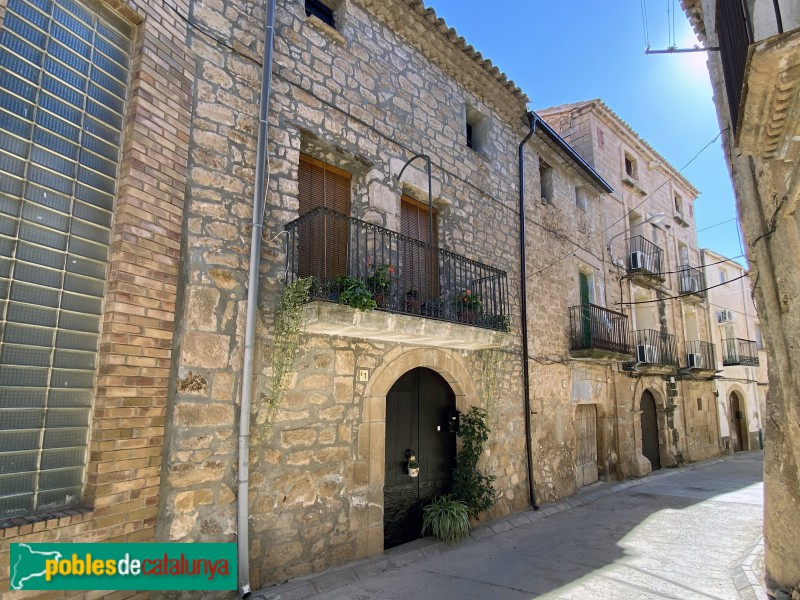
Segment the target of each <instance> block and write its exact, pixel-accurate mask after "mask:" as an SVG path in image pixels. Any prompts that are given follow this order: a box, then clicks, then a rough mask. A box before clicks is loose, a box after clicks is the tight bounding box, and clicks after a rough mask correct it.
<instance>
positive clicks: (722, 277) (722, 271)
mask: <svg viewBox="0 0 800 600" xmlns="http://www.w3.org/2000/svg"><path fill="white" fill-rule="evenodd" d="M726 281H728V273H727V272H726V271H725V269H720V270H719V282H720V283H725V282H726Z"/></svg>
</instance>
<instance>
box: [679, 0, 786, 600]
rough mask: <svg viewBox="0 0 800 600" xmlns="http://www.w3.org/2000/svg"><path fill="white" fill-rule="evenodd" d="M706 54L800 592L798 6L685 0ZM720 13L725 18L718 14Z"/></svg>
mask: <svg viewBox="0 0 800 600" xmlns="http://www.w3.org/2000/svg"><path fill="white" fill-rule="evenodd" d="M681 6H682V7H683V9H684V11H685V12H686V15H687V17H688V19H689V21H690V22H691V24H692V27H693V28H694V30H695V32H696V33H697V36H698V38H699V39H700V41H701V42H702V43H703V45H705V46H707V47H714V48H720V51H719V52H711V53H710V54H709V61H708V69H709V73H710V75H711V83H712V87H713V90H714V104H715V105H716V107H717V116H718V119H719V124H720V131H721V132H722V140H723V146H724V149H725V152H724V153H723V154H724V155H725V157H726V160H727V162H728V167H729V169H730V172H731V179H732V180H733V188H734V192H735V194H736V201H737V207H738V211H739V220H740V222H741V225H742V233H743V236H744V239H745V242H746V252H747V261H748V265H749V267H750V269H749V272H750V277H751V278H752V280H753V288H754V291H755V297H756V302H757V304H758V314H759V317H760V321H761V325H762V327H763V332H764V335H765V338H766V345H767V354H768V356H769V383H770V386H769V395H768V397H767V406H766V412H765V418H764V426H765V440H766V445H765V448H764V533H765V549H766V555H765V556H766V559H765V562H766V575H767V582H768V585H769V586H771V587H775V588H782V589H784V590H792V589H793V588H794V589H797V588H798V587H800V541H798V538H797V536H796V535H795V534H794V531H793V530H794V524H795V523H797V522H798V520H800V402H799V401H798V398H800V393H798V392H799V391H800V390H798V382H797V378H796V376H795V375H794V374H795V373H797V372H798V368H800V353H798V350H797V347H796V344H794V341H793V340H794V339H795V337H796V335H797V332H798V331H800V309H799V308H798V295H797V288H798V284H800V280H798V274H797V268H796V257H797V256H798V253H800V242H798V239H800V238H799V237H798V227H797V219H796V218H795V207H796V206H797V202H798V199H800V186H798V178H799V177H800V168H798V165H800V162H799V160H800V152H798V134H797V122H798V121H797V118H796V116H795V115H797V110H798V106H800V95H798V89H800V77H799V76H798V73H797V64H798V62H800V8H799V7H798V6H797V3H796V2H785V1H781V2H766V1H763V0H757V1H755V2H747V3H745V4H739V3H736V2H731V3H716V2H712V1H710V0H682V1H681ZM718 7H719V8H720V9H721V10H722V12H721V13H719V14H718V13H717V9H718Z"/></svg>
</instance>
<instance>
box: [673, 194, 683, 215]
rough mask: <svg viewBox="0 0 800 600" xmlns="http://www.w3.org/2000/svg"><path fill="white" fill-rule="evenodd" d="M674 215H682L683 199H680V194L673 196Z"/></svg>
mask: <svg viewBox="0 0 800 600" xmlns="http://www.w3.org/2000/svg"><path fill="white" fill-rule="evenodd" d="M675 213H676V214H678V215H683V198H681V197H680V194H675Z"/></svg>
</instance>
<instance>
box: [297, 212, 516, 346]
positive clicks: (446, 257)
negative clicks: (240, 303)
mask: <svg viewBox="0 0 800 600" xmlns="http://www.w3.org/2000/svg"><path fill="white" fill-rule="evenodd" d="M285 229H286V231H288V233H289V240H288V252H287V258H286V261H287V263H286V268H287V280H294V279H297V278H299V277H313V278H314V284H313V285H312V289H311V299H312V300H327V301H330V302H339V301H340V296H341V295H342V292H343V291H344V289H345V287H346V286H348V285H350V286H351V288H352V285H353V284H354V283H355V284H356V287H357V288H358V289H359V290H361V292H360V293H362V294H363V293H366V295H367V297H369V296H371V297H372V298H373V299H374V301H375V303H376V304H377V309H378V310H384V311H388V312H393V313H405V314H410V315H417V316H422V317H426V318H430V319H439V320H443V321H449V322H452V323H463V324H466V325H474V326H476V327H484V328H488V329H496V330H499V331H508V330H509V327H510V309H509V292H508V278H507V275H506V272H505V271H501V270H500V269H496V268H494V267H490V266H487V265H484V264H482V263H479V262H477V261H474V260H470V259H468V258H465V257H463V256H459V255H458V254H454V253H453V252H449V251H447V250H443V249H441V248H437V247H435V246H431V245H430V244H429V243H427V242H422V241H420V240H416V239H414V238H411V237H408V236H405V235H402V234H399V233H397V232H395V231H390V230H389V229H385V228H384V227H379V226H377V225H373V224H372V223H367V222H366V221H361V220H359V219H354V218H352V217H349V216H347V215H343V214H341V213H337V212H335V211H333V210H330V209H327V208H316V209H314V210H312V211H310V212H308V213H306V214H305V215H303V216H301V217H300V218H298V219H295V220H294V221H292V222H291V223H289V224H288V225H286V227H285ZM348 278H349V279H348ZM354 280H355V281H354Z"/></svg>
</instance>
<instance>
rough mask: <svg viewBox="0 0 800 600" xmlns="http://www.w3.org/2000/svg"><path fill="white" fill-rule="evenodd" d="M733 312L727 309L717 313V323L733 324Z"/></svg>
mask: <svg viewBox="0 0 800 600" xmlns="http://www.w3.org/2000/svg"><path fill="white" fill-rule="evenodd" d="M733 318H734V317H733V311H732V310H728V309H727V308H725V309H723V310H721V311H719V312H718V313H717V323H733Z"/></svg>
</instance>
